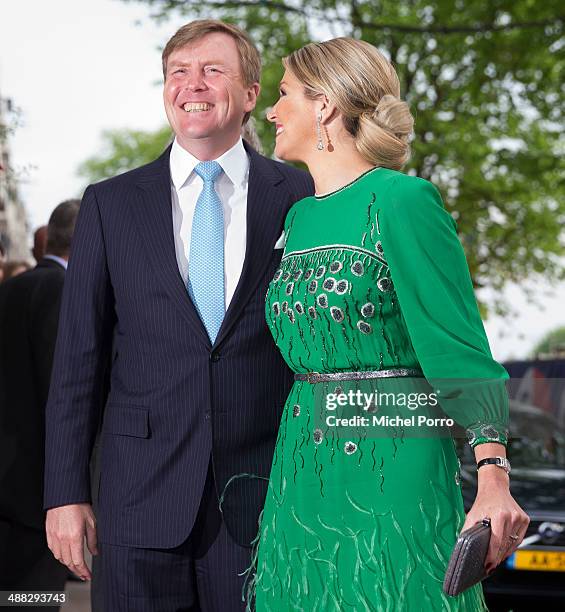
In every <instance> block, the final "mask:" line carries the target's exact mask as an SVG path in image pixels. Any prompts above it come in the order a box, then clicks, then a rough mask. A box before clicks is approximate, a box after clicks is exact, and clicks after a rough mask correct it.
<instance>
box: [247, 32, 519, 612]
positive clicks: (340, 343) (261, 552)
mask: <svg viewBox="0 0 565 612" xmlns="http://www.w3.org/2000/svg"><path fill="white" fill-rule="evenodd" d="M283 63H284V66H285V68H286V71H285V74H284V77H283V80H282V81H281V87H280V99H279V100H278V102H277V103H276V105H275V106H274V107H273V109H272V111H271V112H270V114H269V116H268V118H269V120H270V121H271V122H273V123H275V124H276V148H275V153H276V155H277V156H278V157H279V158H281V159H283V160H288V161H301V162H304V163H306V164H307V166H308V168H309V170H310V173H311V174H312V176H313V178H314V181H315V186H316V195H315V196H313V197H309V198H306V199H304V200H301V201H300V202H298V203H296V204H295V205H294V206H293V208H292V209H291V211H290V212H289V214H288V216H287V219H286V222H285V239H286V245H285V250H284V254H283V257H282V261H281V265H280V269H279V270H278V271H277V273H276V274H275V276H274V278H273V281H272V282H271V284H270V287H269V290H268V293H267V303H266V315H267V322H268V324H269V326H270V329H271V331H272V333H273V337H274V339H275V341H276V343H277V345H278V347H279V348H280V350H281V351H282V353H283V355H284V357H285V359H286V361H287V363H288V364H289V366H290V367H291V368H292V369H293V370H294V371H295V372H296V374H295V379H296V382H295V384H294V386H293V388H292V390H291V392H290V395H289V397H288V400H287V402H286V406H285V410H284V413H283V416H282V420H281V426H280V431H279V436H278V441H277V446H276V450H275V454H274V459H273V464H272V471H271V479H270V484H269V491H268V494H267V499H266V504H265V508H264V511H263V514H262V517H261V524H260V530H259V534H258V538H257V545H258V550H257V551H256V557H255V560H254V569H255V572H254V574H253V578H252V580H251V581H250V582H249V583H248V585H247V586H248V593H247V595H248V598H249V599H248V600H251V599H252V597H253V595H254V596H255V601H256V608H257V610H259V611H263V610H273V611H277V612H278V611H280V610H308V611H314V610H319V611H324V612H326V611H329V610H336V611H337V610H340V611H343V610H356V611H357V610H415V609H425V610H481V609H485V604H484V600H483V595H482V589H481V586H480V585H476V586H474V587H472V588H470V589H468V590H467V591H465V592H463V593H462V594H460V595H459V596H457V597H454V598H452V597H448V596H447V595H445V594H443V593H442V581H443V577H444V574H445V570H446V567H447V562H448V559H449V556H450V554H451V550H452V548H453V545H454V543H455V541H456V538H457V534H458V532H459V531H461V530H462V529H466V528H468V527H470V526H472V525H473V524H474V523H475V522H477V521H480V520H481V519H482V518H483V517H485V516H488V517H490V518H491V521H492V537H491V543H490V548H489V552H488V557H487V561H486V567H487V570H488V571H491V570H492V569H493V568H494V567H496V565H497V564H498V563H500V562H501V561H502V560H503V559H504V558H505V557H507V556H508V555H510V554H511V553H512V552H513V551H514V550H515V549H516V547H517V545H518V544H519V543H520V542H521V540H522V538H523V536H524V533H525V531H526V528H527V525H528V522H529V519H528V517H527V515H526V514H525V513H524V512H523V511H522V510H521V509H520V507H519V506H518V505H517V504H516V502H515V501H514V500H513V498H512V497H511V496H510V493H509V479H508V475H507V473H506V471H505V470H504V469H501V468H500V467H499V466H498V465H490V464H489V465H485V466H483V467H481V468H480V469H479V471H478V493H477V497H476V500H475V503H474V505H473V507H472V508H471V510H470V512H469V514H468V515H467V518H466V519H465V514H464V510H463V502H462V496H461V490H460V484H459V480H458V460H457V456H456V452H455V446H454V443H453V440H452V439H451V437H448V436H445V435H444V436H443V437H441V436H439V435H435V436H434V435H433V434H430V435H427V436H426V435H424V436H420V437H415V436H414V435H411V434H410V433H408V431H407V428H402V427H401V429H402V431H401V432H400V435H399V436H396V435H395V436H389V437H383V436H381V437H378V436H377V435H375V432H374V431H371V428H370V427H366V428H353V429H345V430H339V429H338V428H335V427H331V426H329V425H328V422H327V421H325V420H324V419H323V418H322V419H321V418H320V414H321V412H323V405H322V404H321V399H320V398H322V397H323V396H324V394H326V395H327V393H328V391H331V392H336V393H338V392H340V391H344V390H345V387H346V385H348V384H349V385H350V386H351V384H355V385H359V384H361V383H362V382H366V383H377V382H378V383H379V384H380V383H382V381H383V380H385V379H386V377H391V378H390V380H391V381H394V384H396V385H397V386H396V387H394V388H395V389H397V390H398V389H402V388H404V389H407V388H409V389H414V388H416V387H417V386H418V385H417V383H416V382H415V381H419V382H420V383H421V381H422V378H418V376H419V375H420V376H421V375H423V376H424V377H425V379H424V381H425V380H427V381H428V382H429V383H432V382H433V385H434V390H435V391H437V394H438V396H439V398H440V403H441V405H442V408H443V409H444V410H445V412H446V413H447V415H448V416H452V417H453V418H454V419H456V420H457V421H458V422H459V423H460V424H461V425H463V426H464V427H466V428H467V433H468V437H469V442H470V443H471V445H472V447H473V448H474V451H475V456H476V458H477V461H479V460H480V459H483V458H486V457H495V456H502V457H504V456H505V446H506V441H507V437H506V436H507V431H506V427H507V418H508V397H507V395H506V392H505V387H504V379H505V378H506V377H507V374H506V372H505V370H504V369H503V368H502V366H500V365H499V364H498V363H497V362H495V361H494V360H493V359H492V356H491V353H490V349H489V346H488V341H487V339H486V336H485V332H484V328H483V326H482V322H481V319H480V316H479V313H478V309H477V305H476V302H475V298H474V295H473V289H472V283H471V279H470V276H469V271H468V268H467V264H466V261H465V256H464V254H463V250H462V248H461V245H460V243H459V241H458V239H457V235H456V232H455V222H454V221H453V220H452V218H451V216H450V215H449V214H448V213H447V212H446V211H445V209H444V208H443V204H442V201H441V197H440V195H439V193H438V191H437V189H436V188H435V187H434V186H433V185H432V184H431V183H429V182H427V181H425V180H423V179H420V178H416V177H412V176H407V175H405V174H402V173H401V172H399V169H400V168H401V167H402V166H403V165H404V163H405V162H406V161H407V159H408V156H409V146H408V139H409V137H410V135H411V133H412V126H413V119H412V116H411V115H410V111H409V110H408V107H407V104H406V103H405V102H403V101H401V100H400V98H399V95H400V88H399V81H398V77H397V75H396V73H395V71H394V69H393V67H392V66H391V64H390V63H389V62H388V61H387V60H386V59H385V58H384V56H383V55H381V54H380V53H379V52H378V51H377V50H376V49H375V48H374V47H372V46H371V45H369V44H368V43H365V42H362V41H356V40H352V39H348V38H338V39H335V40H330V41H327V42H324V43H314V44H309V45H307V46H305V47H303V48H302V49H300V50H298V51H296V52H294V53H293V54H292V55H290V56H289V57H287V58H285V59H284V60H283ZM313 372H318V373H321V374H322V376H320V375H316V374H312V373H313ZM351 372H357V373H359V372H362V374H361V375H359V374H355V375H353V376H352V375H351ZM375 372H376V374H375ZM309 373H310V374H309ZM336 373H341V375H339V376H336ZM355 377H357V378H358V379H360V380H356V381H354V383H352V382H351V379H352V378H355ZM371 377H373V378H371ZM458 379H459V380H458ZM478 379H481V380H482V381H483V383H480V381H479V380H478ZM403 384H404V385H405V386H404V387H402V385H403ZM426 384H427V383H426ZM414 385H416V386H414ZM375 386H376V385H373V388H374V387H375ZM357 388H358V387H357ZM365 388H368V387H365ZM345 392H347V391H345ZM442 393H443V394H444V395H443V397H444V398H447V399H445V400H444V401H441V398H442ZM448 398H451V399H448ZM361 430H363V431H361ZM355 436H356V437H355Z"/></svg>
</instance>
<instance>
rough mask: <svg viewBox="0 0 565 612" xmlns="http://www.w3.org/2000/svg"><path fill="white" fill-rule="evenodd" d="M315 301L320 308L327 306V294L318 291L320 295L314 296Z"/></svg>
mask: <svg viewBox="0 0 565 612" xmlns="http://www.w3.org/2000/svg"><path fill="white" fill-rule="evenodd" d="M316 302H317V303H318V306H319V307H320V308H327V307H328V296H327V295H326V294H325V293H320V295H319V296H318V297H317V298H316Z"/></svg>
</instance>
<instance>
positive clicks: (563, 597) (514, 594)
mask: <svg viewBox="0 0 565 612" xmlns="http://www.w3.org/2000/svg"><path fill="white" fill-rule="evenodd" d="M458 446H459V449H460V454H459V456H460V458H461V464H462V465H461V483H462V490H463V498H464V500H465V509H466V511H468V510H469V508H470V507H471V505H472V503H473V501H474V499H475V494H476V486H477V471H476V467H475V465H476V464H475V457H474V454H473V451H472V450H471V448H470V446H469V445H468V444H466V443H464V441H462V440H458ZM507 454H508V458H509V460H510V462H511V464H512V471H511V474H510V490H511V493H512V496H513V497H514V499H516V501H517V502H518V504H520V506H521V507H522V508H523V509H524V511H525V512H526V513H527V514H528V515H529V516H530V520H531V522H530V525H529V528H528V532H527V534H526V537H525V538H524V541H523V543H522V545H521V546H520V548H519V549H518V550H517V551H516V553H514V554H513V555H512V556H511V557H510V558H509V559H507V560H506V561H505V562H503V563H502V564H501V565H500V566H499V567H498V568H497V569H496V571H495V572H494V573H493V574H492V575H491V576H490V577H489V578H487V579H486V580H484V581H483V587H484V591H485V597H486V600H487V605H488V606H489V608H490V610H491V612H498V611H503V610H504V611H507V610H513V611H515V612H516V611H522V610H528V611H530V610H534V609H536V608H534V606H536V607H538V609H539V610H540V611H541V610H543V611H544V612H545V611H546V610H561V611H565V431H564V430H563V428H561V427H559V426H558V423H557V420H556V419H555V418H554V417H553V416H552V415H550V414H548V413H547V412H544V411H542V410H540V409H538V408H536V407H534V406H530V405H528V404H523V403H520V402H517V401H514V400H511V401H510V440H509V444H508V449H507Z"/></svg>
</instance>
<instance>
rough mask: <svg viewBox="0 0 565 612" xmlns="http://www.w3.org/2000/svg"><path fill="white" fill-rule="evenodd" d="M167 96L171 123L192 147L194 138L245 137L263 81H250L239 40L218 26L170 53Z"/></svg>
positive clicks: (187, 146) (229, 140)
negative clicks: (243, 132)
mask: <svg viewBox="0 0 565 612" xmlns="http://www.w3.org/2000/svg"><path fill="white" fill-rule="evenodd" d="M165 75H166V76H165V85H164V89H163V100H164V103H165V111H166V113H167V118H168V120H169V123H170V125H171V127H172V129H173V131H174V133H175V135H176V137H177V140H178V141H179V144H180V145H181V146H182V147H184V148H185V149H187V150H190V149H191V143H192V144H196V141H202V140H206V139H207V140H209V141H210V143H215V145H216V146H217V145H218V143H219V142H225V144H226V150H227V148H229V147H231V146H232V145H233V144H235V142H236V141H237V139H238V138H239V135H240V132H241V125H242V121H243V117H244V115H245V113H247V112H249V111H251V110H253V108H255V103H256V100H257V95H258V93H259V84H258V83H253V84H252V85H250V86H249V87H246V86H245V84H244V82H243V78H242V72H241V66H240V61H239V54H238V50H237V46H236V43H235V40H234V39H233V38H232V37H231V36H230V35H229V34H225V33H223V32H213V33H211V34H207V35H205V36H204V37H202V38H200V39H198V40H195V41H194V42H192V43H189V44H187V45H185V46H183V47H180V48H179V49H175V50H174V51H173V52H172V53H171V54H170V55H169V57H168V59H167V68H166V73H165Z"/></svg>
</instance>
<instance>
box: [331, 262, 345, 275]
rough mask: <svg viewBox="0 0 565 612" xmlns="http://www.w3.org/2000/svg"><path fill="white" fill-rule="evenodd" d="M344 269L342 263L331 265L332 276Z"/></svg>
mask: <svg viewBox="0 0 565 612" xmlns="http://www.w3.org/2000/svg"><path fill="white" fill-rule="evenodd" d="M342 268H343V264H342V263H341V261H333V262H332V263H331V264H330V272H331V273H332V274H335V273H336V272H339V271H340V270H341V269H342Z"/></svg>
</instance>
